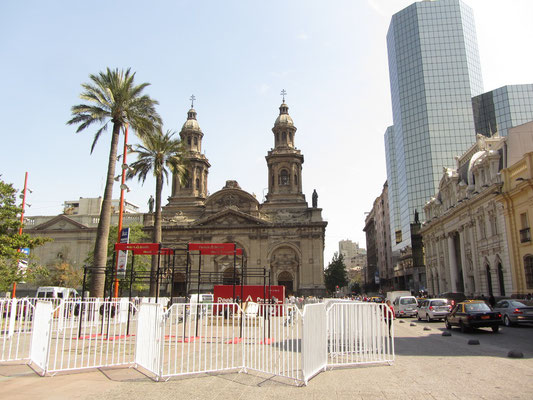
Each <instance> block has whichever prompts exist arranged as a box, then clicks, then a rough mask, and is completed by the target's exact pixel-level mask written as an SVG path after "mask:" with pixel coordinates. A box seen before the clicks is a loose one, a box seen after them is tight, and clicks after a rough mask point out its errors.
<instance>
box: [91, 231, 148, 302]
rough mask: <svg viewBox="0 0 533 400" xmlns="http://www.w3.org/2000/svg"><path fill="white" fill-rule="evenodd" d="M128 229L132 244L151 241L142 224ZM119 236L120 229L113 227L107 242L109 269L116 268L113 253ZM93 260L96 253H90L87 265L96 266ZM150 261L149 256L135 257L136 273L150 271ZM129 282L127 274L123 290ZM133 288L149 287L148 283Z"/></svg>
mask: <svg viewBox="0 0 533 400" xmlns="http://www.w3.org/2000/svg"><path fill="white" fill-rule="evenodd" d="M128 227H129V228H130V243H146V242H148V241H149V240H150V236H149V235H148V234H147V233H146V232H145V231H144V230H143V226H142V225H141V224H131V225H129V226H128ZM117 235H118V227H117V226H112V227H111V228H110V229H109V238H108V241H107V260H106V266H107V267H108V268H110V267H114V265H113V252H114V251H115V243H116V239H115V238H116V237H117ZM93 260H94V251H90V252H89V254H87V258H86V259H85V264H86V265H93V264H94V262H93ZM149 260H150V259H149V257H148V256H143V255H136V256H135V272H137V273H139V272H140V273H143V272H146V271H148V270H149V269H150V261H149ZM128 262H129V263H131V252H130V253H129V255H128ZM82 276H83V275H82ZM129 280H130V275H129V274H126V278H125V279H124V280H123V284H122V285H121V290H124V289H126V288H127V287H128V285H129ZM133 288H134V289H135V290H146V289H147V285H146V282H136V283H134V285H133ZM104 295H105V293H104Z"/></svg>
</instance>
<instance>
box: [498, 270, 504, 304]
mask: <svg viewBox="0 0 533 400" xmlns="http://www.w3.org/2000/svg"><path fill="white" fill-rule="evenodd" d="M498 283H499V284H500V296H505V281H504V279H503V268H502V263H501V262H499V263H498Z"/></svg>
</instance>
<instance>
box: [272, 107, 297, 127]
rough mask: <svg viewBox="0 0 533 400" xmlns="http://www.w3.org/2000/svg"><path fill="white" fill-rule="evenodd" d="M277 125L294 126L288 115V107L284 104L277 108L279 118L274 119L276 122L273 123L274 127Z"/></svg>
mask: <svg viewBox="0 0 533 400" xmlns="http://www.w3.org/2000/svg"><path fill="white" fill-rule="evenodd" d="M277 125H291V126H294V122H293V121H292V118H291V116H290V115H289V106H288V105H287V104H286V103H285V102H283V103H281V106H279V116H278V118H276V122H275V123H274V126H277Z"/></svg>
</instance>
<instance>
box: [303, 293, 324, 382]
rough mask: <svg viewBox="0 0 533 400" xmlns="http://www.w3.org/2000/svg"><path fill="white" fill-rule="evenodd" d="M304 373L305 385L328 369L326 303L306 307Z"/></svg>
mask: <svg viewBox="0 0 533 400" xmlns="http://www.w3.org/2000/svg"><path fill="white" fill-rule="evenodd" d="M302 341H303V343H302V358H303V360H302V373H303V379H304V382H305V384H307V382H308V381H309V379H311V378H312V377H313V376H315V375H316V374H318V373H319V372H320V371H322V370H325V369H326V365H327V361H328V354H327V344H328V338H327V322H326V305H325V304H324V303H318V304H307V305H306V306H305V307H304V324H303V335H302Z"/></svg>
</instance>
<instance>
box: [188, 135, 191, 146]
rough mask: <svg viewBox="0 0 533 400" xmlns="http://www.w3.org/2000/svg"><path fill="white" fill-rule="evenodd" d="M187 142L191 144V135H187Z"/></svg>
mask: <svg viewBox="0 0 533 400" xmlns="http://www.w3.org/2000/svg"><path fill="white" fill-rule="evenodd" d="M187 144H188V145H189V146H190V145H191V137H190V136H188V137H187Z"/></svg>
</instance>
